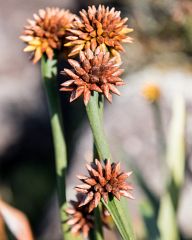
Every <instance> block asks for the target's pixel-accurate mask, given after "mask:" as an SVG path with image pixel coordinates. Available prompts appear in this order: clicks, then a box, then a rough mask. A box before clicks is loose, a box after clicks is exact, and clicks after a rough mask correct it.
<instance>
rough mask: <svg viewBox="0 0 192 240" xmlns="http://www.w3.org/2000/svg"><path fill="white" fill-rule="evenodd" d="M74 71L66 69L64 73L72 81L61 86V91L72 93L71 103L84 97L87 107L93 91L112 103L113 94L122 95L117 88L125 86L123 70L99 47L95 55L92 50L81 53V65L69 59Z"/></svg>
mask: <svg viewBox="0 0 192 240" xmlns="http://www.w3.org/2000/svg"><path fill="white" fill-rule="evenodd" d="M68 61H69V63H70V65H71V66H72V67H73V70H69V69H64V73H65V74H67V75H68V76H69V77H70V80H68V81H66V82H64V83H63V84H61V86H62V87H61V89H60V90H61V91H70V92H72V93H71V98H70V102H72V101H74V100H75V99H77V98H78V97H79V96H81V95H83V97H84V103H85V105H87V103H88V102H89V99H90V95H91V92H92V91H97V92H100V93H103V94H104V95H105V97H106V98H107V99H108V100H109V101H110V102H111V101H112V94H111V93H115V94H117V95H120V92H119V90H118V89H117V88H116V86H121V85H124V82H123V80H122V79H121V78H119V76H120V75H121V73H122V72H123V69H119V67H118V66H117V64H116V60H115V58H110V54H109V52H105V51H103V50H101V48H100V47H97V49H96V51H95V52H94V53H93V52H92V51H91V50H90V49H87V50H86V51H85V52H82V51H81V52H80V63H79V62H77V61H75V60H73V59H69V60H68Z"/></svg>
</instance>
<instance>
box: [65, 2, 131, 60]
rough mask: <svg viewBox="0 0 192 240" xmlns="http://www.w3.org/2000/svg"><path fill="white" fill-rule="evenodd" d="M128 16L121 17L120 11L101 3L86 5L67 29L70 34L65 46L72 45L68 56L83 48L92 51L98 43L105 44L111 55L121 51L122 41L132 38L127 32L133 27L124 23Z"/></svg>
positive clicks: (126, 41)
mask: <svg viewBox="0 0 192 240" xmlns="http://www.w3.org/2000/svg"><path fill="white" fill-rule="evenodd" d="M127 20H128V18H123V19H122V18H121V17H120V11H115V8H112V9H109V7H105V6H103V5H99V7H98V9H97V8H96V7H95V6H92V7H88V10H87V11H85V10H84V9H83V10H82V11H80V18H79V19H77V20H76V21H75V22H74V24H73V27H72V28H71V29H68V31H69V32H70V33H71V36H68V37H67V39H68V40H69V42H68V43H66V44H65V46H67V47H72V50H71V53H70V54H69V56H74V55H76V54H78V53H79V52H80V51H81V50H83V49H91V50H92V51H94V50H95V49H96V47H97V46H98V45H100V44H105V45H106V47H107V48H108V50H109V51H110V52H111V53H112V55H116V54H118V52H119V51H123V50H124V49H123V47H122V45H121V44H122V42H125V43H130V42H132V38H130V37H128V36H127V34H128V33H130V32H132V31H133V29H131V28H128V26H127V25H126V22H127Z"/></svg>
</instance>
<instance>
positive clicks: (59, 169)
mask: <svg viewBox="0 0 192 240" xmlns="http://www.w3.org/2000/svg"><path fill="white" fill-rule="evenodd" d="M41 72H42V78H43V82H44V86H45V91H46V95H47V100H48V105H49V112H50V121H51V130H52V136H53V144H54V152H55V164H56V177H57V188H58V198H59V211H60V218H61V225H62V233H63V237H64V236H65V239H67V235H68V234H66V229H67V226H66V224H65V223H64V222H65V221H66V213H65V206H66V191H65V188H66V186H65V174H66V167H67V154H66V144H65V138H64V133H63V126H62V113H61V106H60V100H59V96H58V90H57V82H56V75H57V60H55V59H54V60H49V59H47V58H46V56H43V57H42V61H41Z"/></svg>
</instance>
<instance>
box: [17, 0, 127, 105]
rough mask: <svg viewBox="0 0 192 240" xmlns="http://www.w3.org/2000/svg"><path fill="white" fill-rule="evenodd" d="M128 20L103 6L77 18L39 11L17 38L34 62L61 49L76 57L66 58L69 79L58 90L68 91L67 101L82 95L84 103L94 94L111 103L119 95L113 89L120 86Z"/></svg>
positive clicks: (62, 12) (63, 12)
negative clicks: (113, 96) (121, 55)
mask: <svg viewBox="0 0 192 240" xmlns="http://www.w3.org/2000/svg"><path fill="white" fill-rule="evenodd" d="M127 20H128V19H127V18H121V16H120V11H115V9H114V8H112V9H109V7H105V6H103V5H100V6H99V7H98V8H96V7H95V6H92V7H88V10H87V11H86V10H82V11H80V17H77V16H76V15H74V14H72V13H70V12H69V11H68V10H63V9H59V8H46V9H45V10H44V9H40V10H39V13H38V14H34V20H28V25H26V26H25V29H24V32H23V35H22V36H21V37H20V38H21V39H22V40H23V41H24V42H25V43H26V44H27V47H25V49H24V51H26V52H32V54H33V62H34V63H36V62H38V61H39V60H40V59H41V57H42V55H43V54H46V55H47V57H48V58H49V59H52V58H53V56H54V51H55V50H61V48H62V47H64V46H65V47H67V48H70V49H69V51H70V52H69V55H68V56H69V57H74V56H76V57H78V61H75V60H72V59H69V63H70V65H71V66H72V69H65V70H64V72H65V74H66V75H67V76H68V77H69V78H70V79H69V80H68V81H66V82H64V83H63V84H62V88H61V91H67V92H68V91H70V92H71V98H70V101H73V100H75V99H77V98H78V97H79V96H81V95H83V97H84V103H85V104H87V103H88V101H89V98H90V95H91V93H92V92H93V91H97V92H99V93H102V94H104V95H105V97H106V98H107V99H108V100H109V101H110V102H111V101H112V93H114V94H117V95H120V92H119V90H118V89H117V88H116V87H117V86H121V85H123V80H122V79H120V75H121V73H122V72H123V70H122V69H119V65H120V63H121V60H120V54H119V53H120V52H121V51H123V50H124V49H123V46H122V43H130V42H131V41H132V38H131V37H129V36H128V35H127V34H128V33H130V32H131V31H132V29H131V28H128V26H127V25H126V22H127ZM63 49H65V48H63Z"/></svg>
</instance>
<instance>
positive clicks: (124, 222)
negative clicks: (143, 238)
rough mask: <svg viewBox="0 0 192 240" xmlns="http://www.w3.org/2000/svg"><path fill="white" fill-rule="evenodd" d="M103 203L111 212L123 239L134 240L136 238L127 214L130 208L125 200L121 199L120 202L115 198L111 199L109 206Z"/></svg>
mask: <svg viewBox="0 0 192 240" xmlns="http://www.w3.org/2000/svg"><path fill="white" fill-rule="evenodd" d="M102 203H103V204H104V205H105V207H106V208H107V210H108V211H109V212H110V214H111V216H112V218H113V221H114V222H115V225H116V226H117V228H118V230H119V232H120V234H121V236H122V238H123V239H124V240H134V239H135V238H134V234H133V231H132V227H131V224H130V221H129V214H127V213H128V210H127V209H128V208H127V207H125V201H124V199H123V198H121V200H120V201H118V200H116V199H115V198H114V197H109V201H108V203H107V204H106V203H105V201H104V200H103V199H102Z"/></svg>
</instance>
